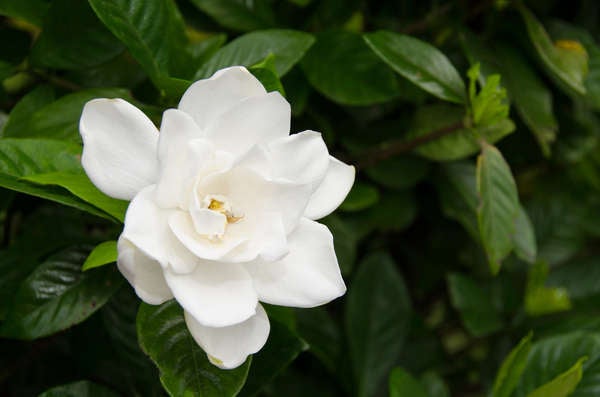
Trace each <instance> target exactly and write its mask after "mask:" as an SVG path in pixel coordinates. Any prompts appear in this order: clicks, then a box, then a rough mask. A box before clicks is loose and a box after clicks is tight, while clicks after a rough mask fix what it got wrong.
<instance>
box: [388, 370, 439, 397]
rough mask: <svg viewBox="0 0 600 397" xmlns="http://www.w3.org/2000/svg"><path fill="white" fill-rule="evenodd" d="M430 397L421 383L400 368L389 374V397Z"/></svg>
mask: <svg viewBox="0 0 600 397" xmlns="http://www.w3.org/2000/svg"><path fill="white" fill-rule="evenodd" d="M407 396H410V397H430V396H429V394H428V393H427V390H425V388H424V387H423V385H422V384H421V382H419V381H418V380H417V379H415V378H414V377H413V376H412V375H410V374H409V373H408V372H406V371H405V370H403V369H402V368H394V369H393V370H392V372H391V373H390V397H407Z"/></svg>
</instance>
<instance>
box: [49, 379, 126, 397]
mask: <svg viewBox="0 0 600 397" xmlns="http://www.w3.org/2000/svg"><path fill="white" fill-rule="evenodd" d="M117 396H118V394H117V393H115V392H113V391H112V390H110V389H107V388H106V387H104V386H101V385H99V384H96V383H92V382H90V381H87V380H80V381H79V382H73V383H68V384H66V385H62V386H56V387H53V388H52V389H50V390H46V391H45V392H43V393H42V394H40V395H39V396H38V397H117Z"/></svg>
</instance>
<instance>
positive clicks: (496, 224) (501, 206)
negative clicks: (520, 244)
mask: <svg viewBox="0 0 600 397" xmlns="http://www.w3.org/2000/svg"><path fill="white" fill-rule="evenodd" d="M477 193H478V195H479V200H480V201H479V208H478V209H477V218H478V223H479V233H480V235H481V242H482V244H483V247H484V249H485V251H486V254H487V257H488V261H489V264H490V270H491V271H492V273H493V274H496V273H498V271H500V262H501V261H502V260H503V259H504V258H505V257H506V256H507V255H508V254H509V253H510V252H511V250H512V249H513V238H512V236H513V234H514V233H515V228H516V219H517V216H518V214H519V196H518V193H517V185H516V184H515V180H514V179H513V176H512V173H511V171H510V167H509V166H508V164H507V163H506V161H505V160H504V157H502V153H500V152H499V151H498V149H496V148H495V147H494V146H492V145H490V144H488V143H486V142H482V146H481V154H480V155H479V157H478V158H477Z"/></svg>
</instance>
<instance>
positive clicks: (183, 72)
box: [89, 0, 192, 96]
mask: <svg viewBox="0 0 600 397" xmlns="http://www.w3.org/2000/svg"><path fill="white" fill-rule="evenodd" d="M89 2H90V5H91V6H92V8H93V9H94V11H95V12H96V15H97V16H98V17H99V18H100V20H101V21H102V22H103V23H104V24H105V25H106V27H108V29H109V30H110V31H111V32H112V33H113V34H114V35H115V36H117V38H119V40H121V41H122V42H123V43H124V44H125V45H126V46H127V48H128V49H129V52H130V53H131V55H133V57H134V58H135V59H136V60H137V61H138V62H139V63H140V65H142V67H143V68H144V70H146V73H148V76H149V77H150V78H151V79H152V82H153V83H154V85H156V87H158V88H159V89H161V90H163V91H164V92H165V93H166V94H167V95H170V96H179V95H181V93H182V92H183V91H184V90H185V89H186V88H187V86H188V85H189V82H187V81H185V80H181V78H188V77H189V76H190V73H191V70H189V69H190V68H191V66H192V65H191V62H190V60H191V58H190V55H189V54H188V53H187V52H186V51H185V47H186V44H187V38H186V36H185V25H184V23H183V19H182V17H181V15H180V14H179V10H178V9H177V6H176V4H175V2H173V1H170V0H133V1H132V0H89Z"/></svg>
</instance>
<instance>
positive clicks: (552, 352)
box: [513, 332, 600, 397]
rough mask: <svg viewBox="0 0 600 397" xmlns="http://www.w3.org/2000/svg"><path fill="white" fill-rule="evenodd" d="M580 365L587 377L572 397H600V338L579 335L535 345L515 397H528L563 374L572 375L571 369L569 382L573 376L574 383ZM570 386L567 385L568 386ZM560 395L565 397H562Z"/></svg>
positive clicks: (596, 335)
mask: <svg viewBox="0 0 600 397" xmlns="http://www.w3.org/2000/svg"><path fill="white" fill-rule="evenodd" d="M582 357H587V358H588V360H587V361H585V362H584V363H580V362H579V360H580V359H581V358H582ZM574 363H575V366H574ZM577 364H580V365H581V364H582V368H581V369H582V370H583V376H582V377H581V381H580V382H579V383H578V384H577V387H576V389H575V391H574V392H573V393H572V394H570V397H593V396H597V395H598V391H599V390H600V381H599V379H600V335H598V334H597V333H582V332H575V333H570V334H566V335H557V336H553V337H550V338H546V339H543V340H540V341H539V342H536V343H534V344H533V345H532V347H531V352H530V353H529V358H528V360H527V367H526V368H525V372H524V373H523V376H522V377H521V380H520V382H519V385H518V386H517V388H516V390H515V392H514V394H513V397H525V396H528V395H530V394H529V393H531V392H533V391H534V390H536V389H537V388H539V387H540V386H542V385H545V384H547V383H548V382H551V381H552V380H553V379H555V378H557V377H560V375H561V374H564V373H568V371H569V369H571V371H573V372H571V373H570V374H569V375H570V376H568V377H567V379H568V378H571V376H572V377H573V378H571V379H570V381H571V382H573V381H574V380H576V379H577V377H578V375H577V373H578V372H579V370H578V369H577ZM567 379H563V380H567ZM569 383H570V382H567V384H566V385H568V384H569ZM573 383H574V382H573ZM566 385H565V386H566ZM557 386H558V385H557ZM548 392H549V391H548ZM538 396H541V394H538ZM545 396H553V394H545ZM559 396H563V395H562V394H559Z"/></svg>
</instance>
